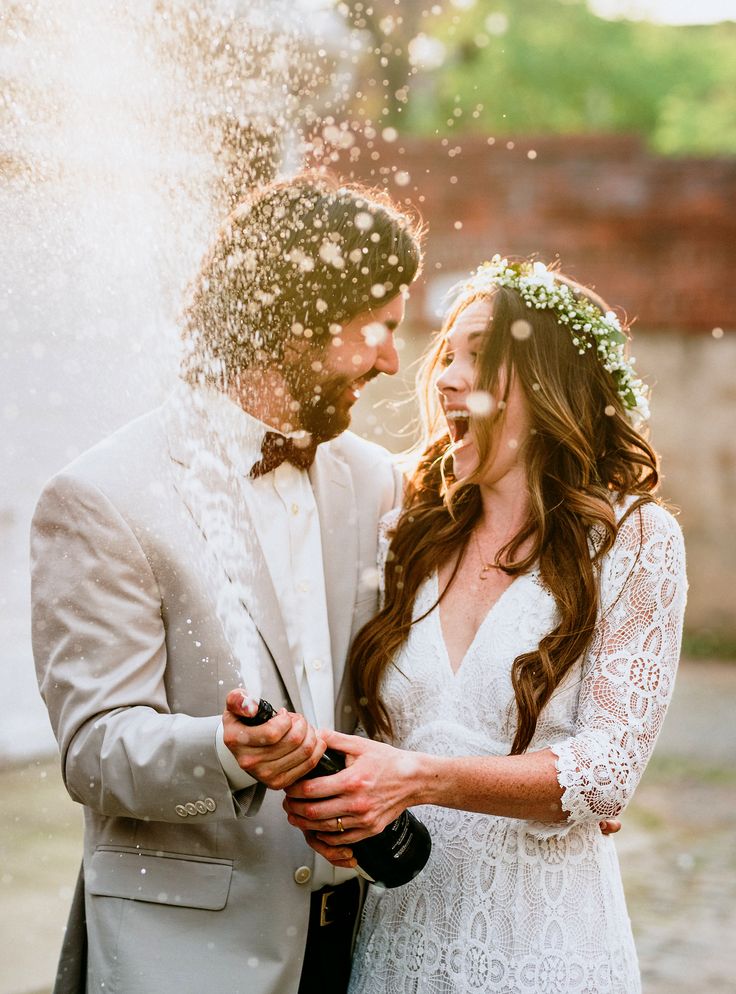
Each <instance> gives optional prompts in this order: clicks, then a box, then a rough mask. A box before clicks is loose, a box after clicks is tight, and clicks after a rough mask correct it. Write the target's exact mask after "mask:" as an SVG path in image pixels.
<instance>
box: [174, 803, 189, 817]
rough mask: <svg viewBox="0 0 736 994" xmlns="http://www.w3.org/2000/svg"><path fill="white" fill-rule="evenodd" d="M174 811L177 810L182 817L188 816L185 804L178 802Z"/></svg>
mask: <svg viewBox="0 0 736 994" xmlns="http://www.w3.org/2000/svg"><path fill="white" fill-rule="evenodd" d="M174 811H176V813H177V814H178V815H179V817H180V818H186V817H187V809H186V808H185V807H184V805H183V804H177V806H176V807H175V808H174Z"/></svg>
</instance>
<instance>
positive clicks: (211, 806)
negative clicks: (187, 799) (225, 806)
mask: <svg viewBox="0 0 736 994" xmlns="http://www.w3.org/2000/svg"><path fill="white" fill-rule="evenodd" d="M204 806H205V807H206V808H207V810H208V811H214V810H215V808H216V807H217V805H216V804H215V802H214V801H213V799H212V798H211V797H205V799H204Z"/></svg>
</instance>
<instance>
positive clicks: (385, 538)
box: [377, 507, 401, 611]
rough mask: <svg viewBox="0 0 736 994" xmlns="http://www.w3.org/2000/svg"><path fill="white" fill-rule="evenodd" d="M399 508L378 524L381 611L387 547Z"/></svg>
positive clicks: (391, 511)
mask: <svg viewBox="0 0 736 994" xmlns="http://www.w3.org/2000/svg"><path fill="white" fill-rule="evenodd" d="M400 514H401V508H399V507H394V508H392V509H391V510H390V511H389V512H388V513H387V514H384V516H383V517H382V518H381V520H380V521H379V522H378V563H377V566H378V609H379V611H380V610H382V609H383V606H384V603H385V601H386V563H387V562H388V547H389V546H390V545H391V533H392V531H393V529H394V528H395V527H396V522H397V521H398V520H399V515H400Z"/></svg>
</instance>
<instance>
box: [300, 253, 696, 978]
mask: <svg viewBox="0 0 736 994" xmlns="http://www.w3.org/2000/svg"><path fill="white" fill-rule="evenodd" d="M624 341H625V338H624V335H623V334H622V332H621V330H620V328H619V325H618V322H617V320H616V318H615V317H614V315H613V314H611V313H610V312H608V313H607V312H606V308H605V305H603V303H602V301H600V299H599V298H597V297H596V296H595V295H594V294H592V293H591V292H590V291H587V290H585V291H583V289H582V288H580V287H577V286H576V285H574V284H571V283H570V281H567V280H565V279H564V277H560V276H559V275H553V274H552V273H550V272H548V271H547V270H546V269H545V268H544V267H543V266H540V264H538V263H537V264H535V265H531V264H517V265H509V264H508V263H506V260H499V259H497V258H496V259H494V260H493V262H492V263H490V264H486V265H484V266H483V267H481V269H480V270H479V271H478V273H477V274H475V276H474V277H473V278H472V279H471V280H470V281H469V283H468V284H467V285H466V286H465V287H463V288H462V290H461V291H460V294H459V297H458V299H457V301H456V304H455V306H454V308H453V310H452V312H451V314H450V315H449V317H448V319H447V321H446V323H445V327H444V329H443V331H442V332H441V333H440V336H439V339H438V342H437V344H436V347H435V349H434V350H433V352H432V354H431V355H430V357H429V361H428V363H427V375H426V382H427V383H428V384H429V385H430V394H429V398H428V399H429V400H430V404H429V407H428V414H427V432H428V438H427V441H428V445H427V448H426V450H425V453H424V456H423V458H422V459H421V460H420V463H419V466H418V468H417V470H416V471H415V473H414V475H413V477H412V478H411V480H410V482H409V485H408V488H407V492H406V496H405V500H404V506H403V508H402V509H401V512H400V514H398V515H397V514H394V516H393V517H390V518H389V519H388V520H386V522H385V527H384V539H383V541H382V562H381V569H382V573H383V575H384V607H383V610H382V611H381V612H380V614H379V615H378V616H377V618H376V619H375V620H374V621H373V622H371V623H370V624H369V625H368V626H367V627H366V628H365V629H364V630H363V632H362V633H361V634H360V635H359V636H358V639H357V641H356V644H355V646H354V648H353V653H352V659H351V664H352V667H353V674H354V681H355V688H356V699H357V700H358V702H359V704H358V709H359V712H360V715H361V719H362V723H363V726H364V727H365V729H366V731H367V732H368V733H369V734H370V735H371V736H372V737H373V738H374V739H379V740H382V741H370V740H368V739H365V738H360V737H355V736H345V735H340V734H338V733H327V732H324V733H322V734H323V736H324V737H325V740H326V742H327V745H328V746H329V747H331V748H334V749H339V750H342V751H343V752H345V753H346V754H347V755H348V764H349V765H348V768H347V769H346V770H345V771H344V772H343V773H340V774H337V775H336V776H334V777H330V778H324V779H321V780H312V781H304V782H302V783H301V784H297V785H295V786H294V787H292V788H290V789H289V790H288V791H287V793H288V794H289V795H290V797H291V799H290V800H289V801H287V809H288V810H289V812H290V815H289V817H290V820H291V821H292V823H293V824H295V825H298V826H299V827H301V828H303V829H305V830H307V831H308V832H309V833H310V834H309V836H308V837H309V838H310V839H311V841H312V844H313V845H314V847H315V848H316V849H317V850H318V851H319V852H321V853H322V854H323V855H327V856H328V858H331V859H332V861H333V862H335V863H336V864H337V865H343V866H349V865H355V861H354V860H352V859H351V858H350V856H351V853H350V851H349V846H350V843H351V842H354V841H357V840H358V839H360V838H364V837H365V836H366V835H370V834H373V833H374V832H376V831H378V830H380V829H381V828H383V827H384V826H385V825H386V824H387V823H388V822H389V821H391V820H392V819H393V818H395V817H396V816H397V815H398V814H399V812H400V811H401V810H403V809H404V808H406V807H408V806H415V805H421V806H422V807H420V808H419V810H418V811H417V814H418V815H419V816H420V817H421V818H422V820H423V821H424V822H425V823H426V824H427V826H428V828H429V830H430V833H431V836H432V842H433V845H432V854H431V857H430V860H429V863H428V864H427V866H426V867H425V869H424V870H423V871H422V872H421V873H420V874H419V876H418V877H416V878H415V880H413V881H412V882H411V883H409V884H407V885H405V886H404V887H400V888H397V889H395V890H383V889H379V888H377V887H369V890H368V895H367V899H366V903H365V908H364V911H363V916H362V921H361V926H360V931H359V935H358V940H357V946H356V950H355V957H354V964H353V974H352V979H351V984H350V992H351V994H410V992H411V994H469V992H476V991H477V992H493V994H548V992H549V994H552V992H555V994H573V992H575V994H634V992H637V991H639V990H640V989H641V987H640V979H639V969H638V964H637V957H636V951H635V948H634V943H633V939H632V934H631V927H630V923H629V918H628V914H627V911H626V904H625V900H624V894H623V889H622V885H621V877H620V872H619V866H618V860H617V856H616V851H615V848H614V844H613V840H612V839H610V838H607V837H606V836H605V835H603V834H601V832H600V831H599V827H598V826H599V822H600V821H601V820H602V819H606V818H616V817H617V816H618V815H619V814H620V813H621V811H623V809H624V808H625V806H626V804H627V803H628V801H629V800H630V798H631V796H632V794H633V791H634V789H635V788H636V785H637V783H638V781H639V779H640V777H641V775H642V773H643V771H644V768H645V766H646V763H647V761H648V759H649V757H650V755H651V752H652V749H653V747H654V743H655V739H656V737H657V733H658V732H659V729H660V727H661V725H662V720H663V718H664V714H665V711H666V708H667V705H668V702H669V699H670V696H671V693H672V688H673V682H674V677H675V670H676V667H677V662H678V657H679V651H680V640H681V628H682V617H683V611H684V605H685V596H686V587H687V584H686V579H685V571H684V550H683V543H682V536H681V533H680V529H679V527H678V525H677V523H676V522H675V520H674V519H673V517H672V516H671V514H670V513H669V512H668V511H667V510H665V509H664V507H662V506H661V505H660V504H659V503H657V502H655V500H654V499H653V498H652V496H651V493H652V491H653V489H654V488H655V486H656V483H657V468H656V457H655V455H654V453H653V451H652V449H651V448H650V446H649V445H648V443H647V442H646V441H645V440H644V438H643V437H642V435H641V434H640V433H639V431H638V430H637V428H636V427H635V425H636V424H637V423H638V422H639V421H640V420H641V419H643V418H645V417H646V415H647V413H648V412H647V408H646V397H645V390H644V386H643V384H642V383H641V382H640V381H639V380H638V379H637V377H636V376H635V374H634V371H633V367H632V366H631V364H630V362H629V360H628V359H627V358H626V356H625V354H624ZM588 342H590V343H591V344H592V347H589V346H588ZM433 394H434V396H436V397H437V398H438V399H439V409H438V410H435V411H434V412H433V408H432V404H431V400H432V395H433ZM389 542H390V545H389ZM304 799H307V800H308V801H309V803H308V805H306V806H305V805H304ZM305 814H309V816H310V820H307V819H306V818H305V817H304V815H305ZM338 818H339V821H336V819H338ZM338 826H340V827H342V829H344V832H343V833H342V834H340V833H339V832H336V831H335V829H336V827H338Z"/></svg>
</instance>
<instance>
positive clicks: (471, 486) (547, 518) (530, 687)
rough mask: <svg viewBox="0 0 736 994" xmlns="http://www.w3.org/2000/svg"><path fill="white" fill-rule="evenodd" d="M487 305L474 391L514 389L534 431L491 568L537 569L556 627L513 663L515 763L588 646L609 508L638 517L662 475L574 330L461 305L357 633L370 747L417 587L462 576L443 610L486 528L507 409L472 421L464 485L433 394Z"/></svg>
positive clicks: (511, 306) (356, 684)
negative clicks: (509, 527) (486, 501)
mask: <svg viewBox="0 0 736 994" xmlns="http://www.w3.org/2000/svg"><path fill="white" fill-rule="evenodd" d="M556 278H557V279H559V280H562V281H564V282H565V283H567V284H568V285H569V286H570V287H571V288H572V289H573V290H574V291H575V293H576V294H581V295H584V296H586V297H588V299H590V300H592V301H593V302H594V303H595V304H596V306H599V307H600V308H601V309H602V310H604V311H605V310H608V307H607V306H606V305H605V303H604V302H603V301H602V300H601V299H600V298H599V297H597V295H595V294H594V293H592V292H591V291H590V290H587V289H586V288H584V287H581V286H579V285H578V284H576V283H574V282H573V281H572V280H569V279H568V278H567V277H564V276H562V275H561V274H557V277H556ZM479 299H481V300H488V301H490V303H491V308H492V317H491V320H490V324H489V326H488V329H487V331H486V333H485V334H484V336H483V339H482V340H481V344H480V346H479V352H478V358H477V360H476V369H477V373H476V383H475V389H476V390H482V391H487V392H488V393H489V394H490V395H491V397H492V398H495V399H496V400H499V399H500V397H501V396H503V392H504V391H505V392H506V393H507V392H508V389H509V385H510V384H511V383H512V381H514V380H515V381H516V382H517V383H518V384H519V385H520V387H521V390H522V393H523V396H524V399H525V402H526V407H527V411H528V415H529V421H530V428H531V430H530V434H529V436H528V438H527V439H526V441H525V442H524V444H523V446H522V448H521V457H522V458H523V460H524V463H525V467H526V473H527V486H528V497H529V513H528V516H527V518H526V521H525V522H524V524H523V525H522V527H521V529H520V530H519V531H518V533H517V534H516V535H514V536H513V537H512V538H511V540H510V541H509V542H508V543H507V544H506V545H505V547H504V548H503V549H502V550H500V552H499V554H498V560H497V562H498V563H500V564H502V568H503V569H504V571H505V572H506V573H507V574H508V575H510V576H517V575H519V574H522V573H525V572H527V571H528V570H529V569H530V568H531V567H532V566H533V565H534V564H535V563H538V564H539V569H540V572H541V578H542V581H543V583H544V584H545V585H546V587H547V588H548V589H549V591H550V592H551V594H552V596H553V597H554V599H555V602H556V604H557V608H558V618H559V620H558V623H557V625H556V627H555V628H554V629H553V630H552V631H550V632H549V633H548V634H547V635H545V636H544V638H543V639H542V640H541V642H540V644H539V647H538V648H537V649H534V650H533V651H531V652H525V653H522V654H521V655H520V656H517V658H516V659H515V660H514V663H513V667H512V672H511V678H512V683H513V688H514V695H515V698H516V709H517V712H518V722H517V727H516V735H515V738H514V741H513V745H512V748H511V754H512V755H514V754H518V753H522V752H524V751H525V750H526V749H527V748H528V747H529V745H530V743H531V742H532V739H533V737H534V733H535V730H536V726H537V721H538V718H539V715H540V713H541V711H542V709H543V708H544V706H545V705H546V703H547V702H548V701H549V699H550V697H551V696H552V694H553V692H554V690H555V688H556V687H558V686H559V684H560V683H561V682H562V680H563V679H564V678H565V676H566V674H567V673H569V671H570V669H571V668H572V667H573V665H574V664H575V662H576V661H577V660H578V659H579V658H580V657H581V655H582V654H583V653H584V652H585V651H586V649H587V648H588V646H589V645H590V642H591V640H592V637H593V632H594V628H595V624H596V619H597V613H598V605H599V598H598V582H597V569H596V567H597V564H598V563H599V561H600V559H601V557H602V556H603V555H604V554H605V553H606V552H607V551H608V550H610V548H611V547H612V545H613V543H614V541H615V538H616V533H617V530H618V525H617V520H616V513H615V509H614V504H615V502H616V501H617V500H620V499H622V498H624V497H627V496H629V495H634V496H635V497H636V498H638V500H635V501H634V502H633V504H632V506H631V508H630V509H629V512H628V513H629V514H630V513H631V511H633V510H635V509H636V508H637V507H638V506H640V504H642V503H644V502H646V501H648V500H652V499H653V498H652V496H651V495H652V492H653V491H654V489H655V488H656V486H657V483H658V475H659V474H658V469H657V457H656V455H655V453H654V451H653V449H652V448H651V446H650V445H649V443H648V442H647V440H646V439H645V438H644V437H643V435H642V434H640V433H639V432H638V431H637V430H636V429H635V428H634V427H632V425H631V423H630V422H629V420H628V418H627V415H626V411H625V409H624V407H623V405H622V402H621V399H620V397H619V395H618V393H617V390H616V384H615V381H614V379H613V377H612V376H611V374H610V373H608V372H607V371H606V370H605V369H604V368H603V366H601V364H600V363H599V361H598V360H597V358H596V354H595V350H589V351H586V352H585V353H584V354H583V355H580V354H579V353H578V349H577V348H576V347H575V346H574V345H573V344H572V341H571V338H570V332H569V330H568V329H567V328H566V327H565V326H563V325H560V324H559V323H558V322H557V320H556V318H555V316H554V314H553V313H552V312H550V311H548V310H536V309H532V308H528V307H527V306H526V304H525V303H524V301H523V300H522V298H521V296H520V295H519V294H518V293H517V292H516V291H515V290H513V289H510V288H493V289H492V290H491V291H489V292H478V291H477V290H476V291H474V292H472V293H468V291H465V293H464V294H463V293H461V295H460V297H459V299H458V300H457V301H456V303H455V305H454V307H453V308H452V310H451V312H450V313H449V315H448V317H447V319H446V321H445V323H444V326H443V328H442V330H441V331H440V333H439V336H438V339H437V341H436V343H435V345H434V346H433V348H432V349H431V351H430V353H429V354H428V356H427V358H426V360H425V362H424V364H423V367H422V370H421V372H420V376H419V387H420V398H421V399H422V407H423V411H422V421H423V427H424V442H423V451H422V452H421V456H420V458H419V460H418V464H417V465H416V468H415V470H414V472H413V474H412V475H411V476H410V478H409V481H408V485H407V490H406V493H405V496H404V502H403V507H402V511H401V514H400V516H399V519H398V522H397V524H396V527H395V530H394V531H393V534H392V538H391V545H390V549H389V554H388V562H387V564H386V570H385V601H384V606H383V608H382V610H381V611H380V612H379V614H378V615H376V617H375V618H374V619H373V620H372V621H370V622H369V623H368V624H367V625H366V626H365V627H364V628H363V629H362V630H361V632H360V633H359V634H358V636H357V638H356V640H355V642H354V644H353V647H352V650H351V656H350V669H351V675H352V682H353V689H354V692H355V699H356V701H357V702H358V711H359V715H360V719H361V721H362V723H363V725H364V726H365V728H366V730H367V731H368V733H369V734H370V735H372V736H374V737H382V738H386V739H390V738H391V736H392V728H391V721H390V717H389V714H388V712H387V710H386V707H385V705H384V702H383V701H382V699H381V684H382V680H383V676H384V673H385V672H386V669H387V668H388V667H389V666H392V665H394V660H395V659H396V658H397V655H398V653H399V650H400V649H401V647H402V645H403V644H404V643H405V641H406V639H407V637H408V635H409V631H410V629H411V626H412V624H414V623H416V621H418V620H419V619H418V618H416V619H414V620H412V616H413V609H414V601H415V598H416V594H417V590H418V589H419V586H420V584H421V583H422V581H423V580H425V579H426V578H427V577H428V576H429V575H430V574H431V573H432V572H433V571H434V570H435V569H437V568H438V567H439V566H440V565H441V564H443V563H448V562H454V563H455V567H454V570H453V571H452V574H451V577H450V580H449V581H448V583H447V584H446V585H445V587H444V589H443V590H442V592H441V593H440V598H439V599H440V600H441V599H442V597H443V596H444V594H445V593H446V592H447V590H448V588H449V586H450V584H451V583H452V582H453V579H454V577H455V575H456V573H457V569H458V565H459V564H460V563H461V561H462V557H463V554H464V552H465V550H466V548H467V546H468V542H469V539H470V536H471V534H472V532H473V529H474V528H475V527H476V524H477V523H478V521H479V520H480V518H481V515H482V503H481V495H480V489H479V486H478V484H479V481H480V480H481V478H482V476H483V469H484V467H485V466H487V465H488V463H489V461H490V460H492V459H493V446H494V439H495V438H497V437H498V430H499V426H500V423H501V421H502V419H503V407H504V405H499V404H495V405H494V409H495V413H494V414H492V415H490V416H487V417H485V418H479V417H473V418H472V421H471V430H472V431H473V433H474V438H475V442H476V446H477V449H478V454H479V467H478V469H477V470H476V471H475V472H474V473H473V474H472V475H471V476H469V477H466V478H465V479H461V480H456V479H455V478H454V477H453V475H452V471H451V465H452V458H451V455H452V451H451V450H452V440H451V438H450V435H449V432H448V430H447V426H446V423H445V422H444V419H443V417H442V414H441V411H440V409H439V405H438V403H437V396H436V394H437V391H436V388H435V382H436V379H437V377H438V375H439V373H440V372H441V368H442V362H443V356H444V353H445V351H446V350H447V344H446V342H447V335H448V333H449V331H450V330H451V329H452V326H453V325H454V323H455V321H456V320H457V318H458V316H459V315H460V314H461V313H462V311H463V310H464V309H465V308H466V307H467V306H468V305H469V304H471V303H473V302H474V301H476V300H479ZM516 322H523V323H522V324H517V323H516ZM520 328H521V329H522V332H521V334H520V333H519V329H520ZM529 331H531V333H529ZM430 610H431V609H430Z"/></svg>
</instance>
